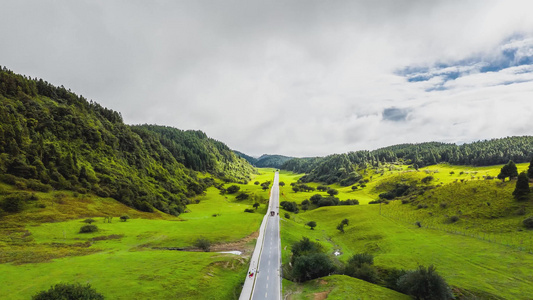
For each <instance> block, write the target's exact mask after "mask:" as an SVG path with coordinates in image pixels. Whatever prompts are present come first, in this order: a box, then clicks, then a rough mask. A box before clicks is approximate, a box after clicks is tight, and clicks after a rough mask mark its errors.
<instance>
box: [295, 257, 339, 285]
mask: <svg viewBox="0 0 533 300" xmlns="http://www.w3.org/2000/svg"><path fill="white" fill-rule="evenodd" d="M334 271H335V265H334V264H333V262H332V261H331V259H330V258H329V256H327V255H326V254H324V253H312V254H309V255H303V256H298V257H297V258H296V259H295V261H294V265H293V268H292V276H293V278H294V279H295V280H296V281H299V282H302V281H306V280H311V279H315V278H319V277H323V276H327V275H329V274H331V273H332V272H334Z"/></svg>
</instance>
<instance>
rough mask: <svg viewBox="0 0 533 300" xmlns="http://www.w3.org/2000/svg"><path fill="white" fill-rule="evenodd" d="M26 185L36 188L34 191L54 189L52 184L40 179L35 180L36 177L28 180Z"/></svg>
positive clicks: (32, 188)
mask: <svg viewBox="0 0 533 300" xmlns="http://www.w3.org/2000/svg"><path fill="white" fill-rule="evenodd" d="M26 186H27V187H28V188H29V189H30V190H34V191H37V192H44V193H48V192H50V191H52V186H51V185H49V184H44V183H41V182H40V181H38V180H35V179H30V180H28V181H27V182H26Z"/></svg>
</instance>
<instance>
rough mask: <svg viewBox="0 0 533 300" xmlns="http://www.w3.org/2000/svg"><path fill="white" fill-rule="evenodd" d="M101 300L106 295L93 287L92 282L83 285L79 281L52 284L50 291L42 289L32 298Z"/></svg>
mask: <svg viewBox="0 0 533 300" xmlns="http://www.w3.org/2000/svg"><path fill="white" fill-rule="evenodd" d="M55 299H65V300H77V299H83V300H100V299H104V296H102V295H101V294H99V293H98V292H96V290H95V289H93V288H91V285H90V284H87V285H82V284H79V283H75V284H70V283H59V284H56V285H54V286H52V287H51V288H50V289H49V290H48V291H42V292H39V293H37V294H36V295H34V296H32V300H55Z"/></svg>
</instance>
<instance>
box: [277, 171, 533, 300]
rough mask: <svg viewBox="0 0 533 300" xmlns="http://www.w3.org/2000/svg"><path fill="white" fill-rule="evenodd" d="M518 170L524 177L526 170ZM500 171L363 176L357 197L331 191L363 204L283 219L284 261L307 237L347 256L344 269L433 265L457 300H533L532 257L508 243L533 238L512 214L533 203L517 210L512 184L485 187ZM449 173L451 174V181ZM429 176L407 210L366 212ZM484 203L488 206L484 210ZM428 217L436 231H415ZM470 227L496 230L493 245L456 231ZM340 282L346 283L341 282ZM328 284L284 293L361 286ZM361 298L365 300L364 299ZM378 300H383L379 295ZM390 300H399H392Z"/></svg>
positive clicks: (346, 190) (298, 295)
mask: <svg viewBox="0 0 533 300" xmlns="http://www.w3.org/2000/svg"><path fill="white" fill-rule="evenodd" d="M518 167H519V170H521V169H522V170H523V169H524V168H526V167H527V165H524V164H522V165H518ZM500 168H501V166H494V167H490V168H472V167H466V166H457V167H456V166H445V165H439V166H432V167H429V168H424V169H421V170H419V171H418V172H416V171H415V170H412V169H407V168H405V167H399V168H398V169H397V170H394V171H385V172H384V173H383V175H381V173H380V172H368V174H366V176H365V178H366V179H368V182H367V183H366V187H364V188H362V189H358V190H356V191H352V189H351V188H350V187H339V186H332V187H334V188H337V189H338V190H339V191H340V192H341V193H340V194H339V196H340V197H339V198H340V199H358V200H359V201H360V202H361V203H362V204H361V205H358V206H337V207H323V208H318V209H314V210H311V211H307V212H301V213H299V214H292V213H291V214H290V219H285V218H284V219H283V220H282V256H283V261H285V262H286V261H288V260H289V258H290V245H291V244H292V243H293V242H295V241H297V240H299V239H301V237H303V236H307V237H309V238H311V239H312V240H317V241H319V242H321V243H322V244H323V245H324V247H325V249H326V250H327V251H328V253H333V252H334V251H336V250H339V251H340V252H341V253H342V255H340V256H339V257H338V260H339V261H340V262H343V261H346V260H347V259H348V258H349V257H350V256H351V255H353V254H355V253H362V252H367V253H372V254H373V255H374V256H375V265H376V266H377V267H378V268H380V267H381V268H391V267H394V268H404V269H414V268H416V267H417V265H419V264H420V265H425V266H428V265H431V264H433V265H435V266H436V267H437V270H438V272H439V273H440V274H441V275H443V277H444V278H445V279H446V280H447V281H448V283H449V284H450V285H452V286H453V287H454V291H455V293H456V294H457V295H466V296H470V297H474V296H475V297H478V298H480V299H532V298H533V290H532V289H531V288H530V287H531V286H532V285H533V275H532V273H531V272H530V270H531V267H532V266H533V255H531V254H530V253H529V252H528V251H527V248H526V247H521V248H520V247H512V246H509V243H510V242H509V241H515V242H518V243H520V241H522V243H524V241H528V240H530V239H531V237H532V235H533V232H531V231H526V230H522V229H521V228H520V226H519V225H520V224H519V222H520V220H522V219H523V218H525V217H526V216H527V215H526V216H517V215H515V214H513V213H512V212H513V211H514V210H515V209H516V207H518V206H526V210H527V212H528V214H530V213H531V203H518V204H517V203H516V201H515V200H514V199H513V198H512V196H510V194H511V193H512V189H513V188H514V182H511V183H501V182H500V181H497V180H484V178H483V176H496V175H497V174H498V172H499V169H500ZM452 171H453V172H454V174H450V172H452ZM461 172H463V173H462V174H461ZM430 175H431V176H433V177H434V180H433V181H432V184H433V185H434V186H435V188H434V189H432V190H430V192H426V193H425V194H424V195H422V196H420V197H417V198H416V199H415V200H414V202H413V203H411V204H403V205H402V204H401V202H400V201H392V202H391V203H390V204H388V205H382V207H381V210H382V211H381V214H380V206H379V205H365V203H368V201H370V200H376V199H377V198H378V195H379V194H380V193H382V192H384V191H385V190H386V189H387V188H388V186H390V184H391V183H394V182H397V181H398V180H401V179H402V178H404V179H406V180H417V181H420V179H422V178H424V177H426V176H430ZM478 176H479V178H478ZM472 177H474V178H472ZM297 179H298V175H296V174H288V173H287V174H284V173H282V174H281V179H280V180H281V181H283V180H285V181H286V184H287V185H289V184H290V182H291V181H292V180H297ZM456 179H457V182H456ZM461 179H463V181H462V182H461ZM282 190H283V194H284V196H283V197H285V200H288V201H296V202H301V201H303V200H304V199H308V198H309V197H310V196H311V195H313V194H315V193H316V192H311V193H294V192H293V191H292V190H290V187H286V188H283V189H282ZM431 192H433V193H431ZM495 193H496V194H495ZM366 200H368V201H366ZM431 201H433V204H431ZM442 201H447V203H448V206H447V207H446V208H445V209H443V208H442V207H441V206H440V205H439V203H440V202H442ZM487 201H488V202H490V203H491V205H487V204H486V203H487ZM426 202H427V203H428V207H427V208H425V209H419V208H418V206H417V205H418V204H421V203H426ZM481 204H483V205H484V206H483V205H481ZM457 210H462V212H463V215H462V217H461V220H460V221H459V222H457V223H453V224H447V223H445V222H444V221H445V219H446V218H447V217H446V215H449V214H450V213H452V212H454V213H456V212H457ZM429 212H431V213H432V215H430V214H429ZM422 216H426V219H421V217H422ZM429 216H430V217H431V218H434V221H433V223H432V224H435V225H436V224H439V225H438V226H433V227H432V226H429V225H425V226H423V227H421V228H419V227H418V226H416V225H415V223H414V222H415V220H419V219H421V222H422V224H424V223H426V222H428V223H429V219H427V218H429ZM344 218H348V219H349V220H350V225H349V226H348V227H346V228H345V230H346V232H345V233H344V234H342V233H340V232H339V231H338V230H336V225H337V224H338V223H340V221H341V220H342V219H344ZM308 221H316V222H317V227H316V228H315V230H309V228H308V227H306V226H304V224H305V223H307V222H308ZM473 223H476V224H480V225H479V228H478V229H479V230H481V229H483V230H485V231H487V230H489V231H490V230H492V235H489V236H490V239H491V240H490V241H489V237H487V238H486V239H483V238H480V237H478V236H472V235H468V234H464V233H461V232H460V231H459V229H458V228H467V227H472V226H473V225H472V224H473ZM490 224H492V225H490ZM509 224H511V225H512V226H509ZM454 226H455V227H454ZM454 228H455V230H453V229H454ZM498 234H499V235H500V236H501V237H506V238H507V239H506V240H505V241H506V242H501V243H499V242H497V241H495V236H497V235H498ZM526 243H527V242H526ZM343 277H345V276H340V277H336V278H343ZM326 281H328V280H327V279H326ZM329 284H331V283H328V284H321V283H320V281H314V282H309V283H306V284H303V285H298V284H293V283H288V284H286V285H285V287H284V292H285V293H286V294H291V297H292V299H307V298H310V297H313V295H314V294H315V293H320V292H329V293H331V295H332V297H333V295H334V294H333V293H334V292H335V291H337V290H343V289H352V288H353V287H352V286H353V285H356V286H357V283H354V282H352V281H349V280H348V279H346V280H344V279H336V281H335V284H333V286H335V288H331V287H328V285H329ZM387 292H388V290H387ZM377 293H378V295H381V294H380V293H382V295H386V292H384V291H381V292H380V290H377ZM466 296H465V297H466ZM361 297H362V299H365V298H364V296H361ZM373 297H374V298H377V299H378V296H373ZM379 297H381V296H379ZM384 297H386V296H383V298H384ZM367 298H371V297H367ZM389 298H392V299H395V298H394V297H392V296H390V297H389ZM310 299H312V298H310ZM328 299H329V295H328Z"/></svg>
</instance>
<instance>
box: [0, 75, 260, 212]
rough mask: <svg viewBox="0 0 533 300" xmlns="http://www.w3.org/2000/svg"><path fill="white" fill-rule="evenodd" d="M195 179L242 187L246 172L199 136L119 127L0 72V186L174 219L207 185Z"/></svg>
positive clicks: (104, 112) (67, 94)
mask: <svg viewBox="0 0 533 300" xmlns="http://www.w3.org/2000/svg"><path fill="white" fill-rule="evenodd" d="M198 172H208V173H210V174H212V177H216V178H219V179H222V180H224V181H226V182H230V181H234V182H244V181H247V180H248V179H249V176H250V174H251V172H254V168H253V167H252V166H251V165H249V164H248V163H247V162H246V161H245V160H244V159H242V158H240V157H238V156H237V155H235V154H234V153H233V152H232V151H231V150H230V149H229V148H228V147H227V146H226V145H225V144H223V143H221V142H218V141H215V140H213V139H210V138H208V137H207V136H206V134H205V133H203V132H200V131H182V130H178V129H174V128H170V127H162V126H153V125H139V126H130V125H126V124H124V122H123V119H122V116H121V114H120V113H118V112H116V111H113V110H111V109H107V108H105V107H102V106H101V105H99V104H98V103H95V102H93V101H88V100H87V99H85V98H84V97H82V96H78V95H76V94H74V93H72V92H71V91H70V90H67V89H66V88H64V87H63V86H61V87H55V86H53V85H52V84H50V83H48V82H46V81H43V80H42V79H32V78H28V77H25V76H22V75H18V74H15V73H13V72H12V71H10V70H7V69H6V68H5V67H4V68H1V69H0V180H2V181H4V182H6V183H10V184H16V185H17V186H18V187H19V188H21V189H31V190H42V191H46V190H51V189H59V190H73V191H76V192H79V193H89V192H92V193H95V194H97V195H99V196H102V197H112V198H115V199H117V200H119V201H120V202H122V203H124V204H127V205H129V206H132V207H135V208H137V209H139V210H142V211H148V212H150V211H153V210H154V208H156V209H159V210H161V211H163V212H165V213H169V214H173V215H178V214H180V213H181V212H183V211H184V209H185V206H186V205H187V204H188V201H189V200H188V198H190V197H192V196H194V195H197V194H200V193H202V192H203V191H204V190H205V189H206V188H207V187H209V186H210V185H212V184H213V183H214V180H213V178H212V177H211V176H207V177H206V176H198V174H197V173H198Z"/></svg>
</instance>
